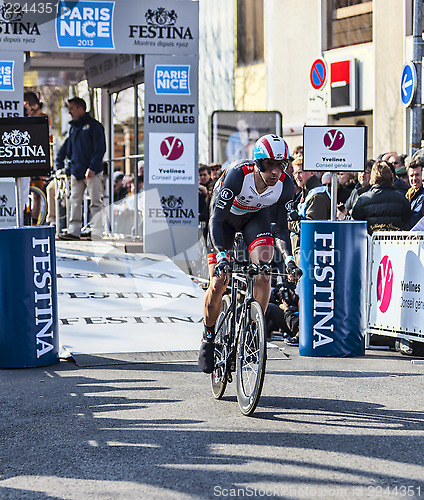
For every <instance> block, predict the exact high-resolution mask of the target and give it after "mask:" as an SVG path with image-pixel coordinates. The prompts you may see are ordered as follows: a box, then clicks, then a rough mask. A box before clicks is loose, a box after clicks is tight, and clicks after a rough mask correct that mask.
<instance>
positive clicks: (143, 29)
mask: <svg viewBox="0 0 424 500" xmlns="http://www.w3.org/2000/svg"><path fill="white" fill-rule="evenodd" d="M144 18H145V20H146V24H138V25H137V24H130V25H129V29H130V33H129V37H130V38H150V39H163V40H175V39H177V40H192V39H193V35H192V34H191V31H190V28H189V27H188V26H178V25H177V19H178V15H177V13H176V12H175V10H174V9H172V10H167V9H165V8H164V7H159V8H157V9H156V10H152V9H147V11H146V13H145V15H144Z"/></svg>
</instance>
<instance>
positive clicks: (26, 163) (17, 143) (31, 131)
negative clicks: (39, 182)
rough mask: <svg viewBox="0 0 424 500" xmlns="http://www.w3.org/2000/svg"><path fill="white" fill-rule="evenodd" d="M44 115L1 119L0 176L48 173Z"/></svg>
mask: <svg viewBox="0 0 424 500" xmlns="http://www.w3.org/2000/svg"><path fill="white" fill-rule="evenodd" d="M49 173H50V151H49V122H48V118H47V116H40V117H34V118H21V117H18V118H0V177H32V176H36V175H49Z"/></svg>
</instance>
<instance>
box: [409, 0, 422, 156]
mask: <svg viewBox="0 0 424 500" xmlns="http://www.w3.org/2000/svg"><path fill="white" fill-rule="evenodd" d="M422 34H423V1H422V0H414V21H413V31H412V40H413V62H414V65H415V69H416V71H417V90H416V92H415V98H414V104H413V105H412V131H411V156H412V155H413V154H414V153H415V152H416V151H417V150H418V149H421V139H422V103H421V93H422V87H421V80H422V58H423V56H422V43H423V36H422Z"/></svg>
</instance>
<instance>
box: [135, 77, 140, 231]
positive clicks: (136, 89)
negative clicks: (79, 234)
mask: <svg viewBox="0 0 424 500" xmlns="http://www.w3.org/2000/svg"><path fill="white" fill-rule="evenodd" d="M134 154H135V155H138V85H137V83H136V82H134ZM134 196H135V198H134V236H135V237H136V238H138V236H139V234H138V160H137V159H135V160H134Z"/></svg>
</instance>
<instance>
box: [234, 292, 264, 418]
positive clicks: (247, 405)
mask: <svg viewBox="0 0 424 500" xmlns="http://www.w3.org/2000/svg"><path fill="white" fill-rule="evenodd" d="M246 314H247V320H246V322H245V323H244V324H245V330H244V331H242V332H240V337H239V344H238V350H237V364H236V367H237V401H238V404H239V407H240V410H241V412H242V413H243V415H251V414H252V413H253V412H254V411H255V408H256V406H257V405H258V402H259V398H260V396H261V392H262V386H263V383H264V377H265V366H266V336H265V320H264V314H263V312H262V308H261V306H260V305H259V303H258V302H255V301H254V302H252V303H251V304H250V305H249V306H248V308H247V311H246Z"/></svg>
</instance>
